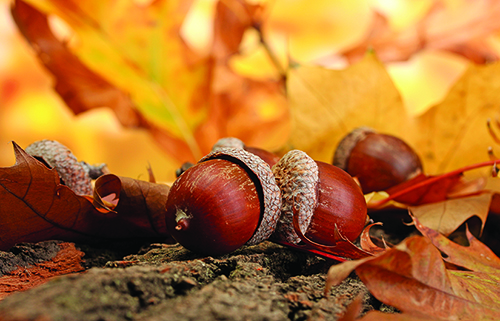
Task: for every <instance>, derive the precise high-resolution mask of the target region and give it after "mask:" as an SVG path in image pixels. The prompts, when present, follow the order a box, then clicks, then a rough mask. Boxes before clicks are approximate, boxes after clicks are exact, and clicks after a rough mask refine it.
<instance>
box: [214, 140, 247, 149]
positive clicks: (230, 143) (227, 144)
mask: <svg viewBox="0 0 500 321" xmlns="http://www.w3.org/2000/svg"><path fill="white" fill-rule="evenodd" d="M221 148H239V149H244V148H245V144H244V143H243V142H242V141H241V140H240V139H238V138H236V137H224V138H221V139H219V140H218V141H217V142H216V143H215V144H214V145H213V146H212V151H216V150H219V149H221Z"/></svg>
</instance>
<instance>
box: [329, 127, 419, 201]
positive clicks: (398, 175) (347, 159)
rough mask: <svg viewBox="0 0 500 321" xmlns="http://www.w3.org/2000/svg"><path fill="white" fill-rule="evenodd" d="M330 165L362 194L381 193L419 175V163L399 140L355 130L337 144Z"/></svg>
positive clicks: (415, 155) (410, 149) (410, 150)
mask: <svg viewBox="0 0 500 321" xmlns="http://www.w3.org/2000/svg"><path fill="white" fill-rule="evenodd" d="M333 165H335V166H338V167H340V168H341V169H343V170H345V171H346V172H347V173H349V174H350V175H351V176H353V177H355V178H356V179H357V180H358V181H359V183H360V185H361V188H362V190H363V193H365V194H366V193H370V192H374V191H384V190H386V189H388V188H390V187H392V186H395V185H397V184H399V183H402V182H404V181H407V180H409V179H411V178H413V177H415V176H417V175H418V174H420V173H422V172H423V170H422V162H421V161H420V158H419V156H418V155H417V154H416V152H415V151H414V150H413V149H412V148H411V147H410V146H409V145H408V144H406V143H405V142H404V141H403V140H401V139H399V138H397V137H394V136H391V135H386V134H380V133H377V132H376V131H375V130H373V129H371V128H369V127H359V128H356V129H354V130H353V131H352V132H350V133H349V134H347V135H346V136H345V137H344V138H343V139H342V140H341V141H340V143H339V145H338V147H337V149H336V151H335V155H334V158H333Z"/></svg>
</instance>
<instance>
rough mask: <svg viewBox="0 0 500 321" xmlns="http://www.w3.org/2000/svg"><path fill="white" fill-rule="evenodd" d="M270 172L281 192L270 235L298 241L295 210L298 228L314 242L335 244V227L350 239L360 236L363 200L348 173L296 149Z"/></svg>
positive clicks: (364, 204)
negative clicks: (280, 199)
mask: <svg viewBox="0 0 500 321" xmlns="http://www.w3.org/2000/svg"><path fill="white" fill-rule="evenodd" d="M273 172H274V175H275V177H276V182H277V184H278V186H280V188H281V194H282V215H281V217H280V221H279V223H278V226H277V228H276V232H275V234H274V235H273V236H272V237H273V238H277V239H279V240H285V241H286V242H289V243H294V244H297V243H299V242H300V238H299V237H298V236H297V233H296V232H295V230H294V228H293V215H294V212H295V213H296V215H298V219H299V226H300V230H301V231H302V233H303V234H304V235H305V236H306V237H308V238H309V239H310V240H311V241H313V242H316V243H321V244H324V245H335V243H336V242H337V239H336V238H335V228H336V227H337V229H338V230H339V231H340V233H341V234H342V235H343V236H345V237H346V238H347V239H349V240H351V241H353V240H355V239H356V238H357V237H358V236H359V234H360V233H361V231H362V230H363V227H364V224H365V222H366V216H367V209H366V202H365V199H364V196H363V194H362V192H361V190H360V188H359V186H358V185H357V184H356V182H355V181H354V180H353V179H352V177H351V176H350V175H349V174H347V173H346V172H344V171H343V170H341V169H339V168H338V167H336V166H333V165H331V164H327V163H323V162H318V161H314V160H313V159H312V158H311V157H309V156H308V155H307V154H306V153H304V152H302V151H299V150H292V151H290V152H288V153H287V154H285V155H284V156H283V157H282V158H281V160H280V161H279V162H278V163H277V164H276V165H275V166H274V167H273Z"/></svg>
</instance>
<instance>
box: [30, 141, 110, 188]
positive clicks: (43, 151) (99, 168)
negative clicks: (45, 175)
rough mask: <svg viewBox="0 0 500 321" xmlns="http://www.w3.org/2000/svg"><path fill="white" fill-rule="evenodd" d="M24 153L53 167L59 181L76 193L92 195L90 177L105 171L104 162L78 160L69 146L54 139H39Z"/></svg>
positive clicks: (92, 177)
mask: <svg viewBox="0 0 500 321" xmlns="http://www.w3.org/2000/svg"><path fill="white" fill-rule="evenodd" d="M25 151H26V153H28V154H30V155H31V156H33V157H34V158H36V159H38V160H39V161H41V162H43V163H44V164H45V165H47V166H48V167H50V168H53V169H55V170H56V171H57V173H58V174H59V178H60V179H61V183H62V184H64V185H66V186H68V187H69V188H70V189H72V190H73V192H75V193H76V194H78V195H92V193H93V187H92V179H96V178H98V177H99V176H101V175H103V174H105V173H107V171H108V170H107V168H106V164H99V165H90V164H88V163H86V162H83V161H81V162H79V161H78V160H77V159H76V157H75V155H73V153H72V152H71V150H70V149H69V148H67V147H66V146H64V145H63V144H61V143H59V142H58V141H55V140H49V139H44V140H39V141H36V142H34V143H32V144H30V145H29V146H28V147H26V149H25Z"/></svg>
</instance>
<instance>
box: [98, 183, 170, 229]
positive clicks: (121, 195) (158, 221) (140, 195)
mask: <svg viewBox="0 0 500 321" xmlns="http://www.w3.org/2000/svg"><path fill="white" fill-rule="evenodd" d="M169 190H170V188H169V187H168V186H167V185H165V184H157V183H151V182H146V181H141V180H136V179H132V178H128V177H119V176H116V175H113V174H107V175H103V176H101V177H99V178H98V179H97V180H96V182H95V190H94V191H95V194H94V199H102V198H103V197H105V196H109V195H110V194H112V195H114V197H113V201H114V202H113V206H111V207H110V208H109V210H110V211H113V212H116V213H118V215H119V216H120V218H121V219H126V220H127V221H128V222H132V223H133V224H134V225H135V226H136V227H140V228H141V229H144V230H149V229H151V230H152V231H151V232H152V235H167V232H166V231H167V228H166V226H165V213H166V208H165V204H166V200H167V197H168V192H169ZM115 203H116V205H115ZM138 213H140V215H138Z"/></svg>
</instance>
